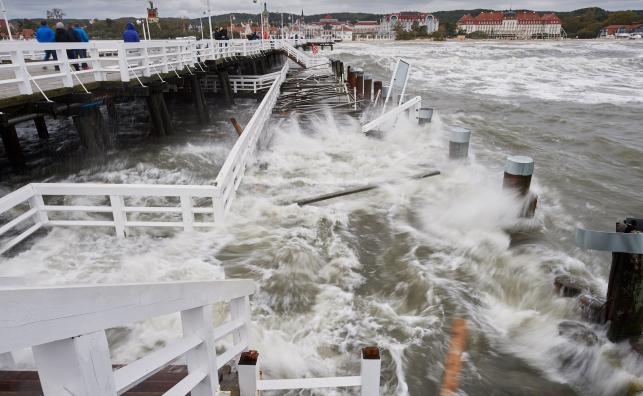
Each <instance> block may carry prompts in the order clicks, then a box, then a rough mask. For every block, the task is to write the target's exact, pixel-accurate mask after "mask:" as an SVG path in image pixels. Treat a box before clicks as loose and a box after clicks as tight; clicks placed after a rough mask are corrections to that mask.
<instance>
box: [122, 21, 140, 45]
mask: <svg viewBox="0 0 643 396" xmlns="http://www.w3.org/2000/svg"><path fill="white" fill-rule="evenodd" d="M123 41H124V42H126V43H138V42H139V41H141V39H140V37H139V36H138V32H137V31H136V28H135V27H134V24H133V23H132V22H127V29H126V30H125V32H123Z"/></svg>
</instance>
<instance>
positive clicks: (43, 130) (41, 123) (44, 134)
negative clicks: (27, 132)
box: [34, 116, 49, 139]
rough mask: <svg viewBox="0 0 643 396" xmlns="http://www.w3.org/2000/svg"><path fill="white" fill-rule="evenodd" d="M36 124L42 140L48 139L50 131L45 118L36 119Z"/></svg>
mask: <svg viewBox="0 0 643 396" xmlns="http://www.w3.org/2000/svg"><path fill="white" fill-rule="evenodd" d="M34 123H35V124H36V131H38V137H39V138H40V139H47V138H48V137H49V131H48V130H47V123H46V122H45V117H43V116H41V117H36V118H34Z"/></svg>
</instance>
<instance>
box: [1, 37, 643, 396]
mask: <svg viewBox="0 0 643 396" xmlns="http://www.w3.org/2000/svg"><path fill="white" fill-rule="evenodd" d="M333 56H337V57H339V58H341V59H342V60H344V62H345V63H346V64H350V65H354V66H360V67H363V68H364V69H365V70H366V71H367V73H370V74H372V75H374V76H375V78H376V79H381V80H385V81H386V80H387V79H388V78H390V73H391V72H392V70H393V67H394V65H395V58H396V57H399V56H402V57H404V58H406V59H409V60H410V61H411V62H412V63H413V67H414V69H413V73H412V77H411V80H410V93H411V94H413V95H421V96H422V97H423V99H424V105H427V104H428V105H429V106H432V107H435V108H436V109H437V114H436V116H435V119H434V122H433V123H432V124H431V126H430V127H427V128H420V127H418V126H417V125H413V124H412V123H405V122H401V123H400V124H398V126H397V127H396V128H395V129H394V130H390V131H387V132H386V133H385V134H384V136H383V137H382V138H370V137H366V136H364V135H362V134H361V133H360V132H359V122H357V121H356V120H350V119H345V118H336V117H333V115H332V114H319V117H318V119H316V120H314V121H313V122H312V123H305V124H304V123H299V122H297V120H293V119H290V120H275V121H274V122H273V123H271V125H270V126H269V128H268V130H267V131H266V132H267V134H268V135H270V136H271V137H272V140H271V141H270V144H269V145H268V147H266V148H265V149H264V150H262V151H261V152H260V153H259V156H258V162H261V163H262V164H264V166H262V167H258V166H255V167H252V168H251V169H250V170H249V172H248V174H247V175H246V178H245V179H244V182H243V184H242V187H241V190H240V192H239V195H238V198H237V201H236V202H235V204H234V205H233V209H232V214H231V216H230V219H229V221H228V224H227V225H226V226H225V227H221V228H218V229H215V230H213V231H211V232H207V233H206V232H204V233H196V234H194V235H185V234H176V235H175V236H173V237H171V238H159V237H157V236H155V235H153V234H147V235H139V236H136V237H133V238H128V239H125V240H116V239H115V238H113V237H112V236H111V235H110V234H109V233H107V232H101V231H88V230H86V229H85V230H69V229H56V230H53V231H51V232H49V233H48V234H46V235H42V236H40V237H39V238H38V239H36V240H34V241H32V242H31V243H30V244H29V245H28V246H27V247H26V248H25V249H24V250H23V251H21V252H19V253H17V254H16V255H14V256H12V257H5V258H2V261H3V262H2V264H1V265H0V275H1V276H6V275H13V276H15V275H18V276H26V277H27V278H29V279H30V281H31V282H37V283H42V284H65V283H86V282H91V283H105V282H109V283H114V282H137V281H141V282H144V281H156V280H179V279H180V280H187V279H220V278H223V277H226V278H251V279H254V280H255V281H256V282H257V285H258V293H257V295H256V296H255V297H254V299H253V320H254V329H253V332H252V333H253V337H254V340H255V342H254V345H253V346H254V347H256V349H258V350H259V351H260V352H261V353H262V356H263V358H264V363H265V365H266V367H265V369H266V375H267V376H268V377H270V378H286V377H289V378H295V377H301V376H329V375H352V374H355V373H356V372H357V371H358V370H359V364H358V356H359V349H360V348H361V347H363V346H365V345H371V344H377V345H379V346H380V347H381V348H382V349H383V350H384V355H383V385H382V386H383V387H382V393H383V394H386V395H414V396H415V395H431V394H436V393H437V392H438V391H439V386H440V382H441V376H442V373H443V361H444V358H445V353H446V349H447V347H448V342H449V329H450V325H451V320H452V319H453V318H454V317H464V318H466V319H467V320H468V323H469V327H470V339H469V345H468V351H467V354H466V355H465V363H464V368H463V373H462V377H461V386H462V390H461V394H468V395H479V394H498V395H520V394H523V395H575V394H579V395H620V394H628V392H630V393H629V394H634V393H633V392H635V391H636V389H637V387H638V386H640V384H641V382H642V381H643V360H641V358H640V357H638V356H637V355H633V354H631V353H630V352H629V346H628V345H626V344H618V345H615V344H612V343H610V342H608V341H607V340H606V339H605V329H604V328H603V327H602V326H597V325H592V324H590V323H586V322H583V321H582V318H581V313H580V310H579V308H578V306H577V304H576V302H575V301H574V300H573V299H566V298H563V297H560V296H558V295H557V294H556V293H555V291H554V287H553V280H554V278H555V277H556V276H557V275H560V274H573V275H574V276H577V277H579V278H580V279H582V280H583V281H585V282H587V283H589V284H590V285H591V286H592V287H593V288H594V289H596V290H598V292H599V293H602V294H605V293H606V289H607V277H608V274H609V263H610V256H609V255H605V254H600V253H595V252H583V251H580V250H578V249H576V248H575V247H574V244H573V232H574V228H575V227H576V226H582V227H587V228H594V229H603V230H611V229H612V228H613V226H614V222H615V221H617V220H620V219H622V218H623V217H624V216H626V215H633V216H637V215H638V216H641V215H643V214H642V213H641V211H642V210H643V196H642V192H641V186H642V185H643V169H642V168H641V167H642V166H643V141H642V140H641V137H642V130H641V129H642V127H641V126H642V125H643V113H642V112H641V107H642V106H643V92H642V91H641V88H640V87H642V86H643V43H641V42H630V41H627V42H598V41H587V42H576V41H568V42H522V43H518V42H516V43H507V42H467V43H452V42H449V43H409V44H400V43H350V44H342V45H339V46H337V47H336V50H335V54H334V55H333ZM175 106H176V108H182V107H181V106H183V105H182V104H180V103H177V104H175ZM252 107H253V104H252V103H251V102H249V103H248V102H241V103H240V104H239V105H237V106H236V107H235V108H234V109H231V110H227V111H226V112H224V113H222V112H220V111H218V112H217V117H216V119H218V120H219V121H215V122H213V125H212V126H210V127H209V128H205V129H199V128H195V127H193V126H192V125H191V124H190V120H189V117H187V116H180V115H179V116H178V119H177V121H178V122H179V126H180V128H179V129H180V130H181V132H182V133H181V134H179V135H177V136H174V137H172V138H166V139H162V140H160V141H157V142H155V143H154V144H152V145H150V144H141V143H140V142H139V143H131V144H128V143H127V142H129V140H127V139H126V138H123V139H121V141H124V142H125V143H121V144H120V146H119V151H118V152H117V153H114V154H112V155H111V156H110V157H109V158H108V159H107V161H106V162H99V163H93V162H92V163H91V164H87V163H83V162H82V161H81V165H76V166H66V167H59V166H56V165H55V164H56V161H55V159H54V160H52V161H51V162H47V161H44V162H43V164H42V166H39V167H38V168H37V169H33V170H32V171H31V172H30V173H29V174H28V175H22V176H20V177H13V178H11V179H9V180H7V181H4V182H3V186H2V187H3V188H5V189H6V190H7V191H8V190H10V189H11V188H14V187H16V186H18V185H20V184H21V183H23V182H26V181H28V180H32V179H33V180H43V179H46V180H56V181H58V180H68V181H74V182H83V181H101V182H114V183H164V184H165V183H169V184H210V183H212V182H213V180H214V178H215V177H216V173H217V171H218V167H219V166H220V165H221V163H222V162H223V160H224V159H225V155H226V153H227V150H229V148H230V147H231V145H232V144H233V143H234V133H233V132H232V129H231V128H230V127H229V126H227V125H226V124H225V121H224V120H225V119H226V118H227V117H229V116H231V115H235V116H238V115H239V114H242V117H241V118H242V124H243V117H244V116H243V115H245V117H246V120H247V118H248V117H249V115H250V114H251V110H252ZM180 113H185V112H176V113H175V114H180ZM451 125H459V126H466V127H469V128H471V129H472V130H473V138H472V146H471V151H470V157H471V158H470V161H469V164H467V165H457V164H452V163H450V162H449V161H448V159H447V154H448V148H447V147H448V142H447V139H448V133H447V130H448V127H449V126H451ZM141 128H143V127H142V126H141V125H140V124H139V123H137V121H136V120H134V119H133V120H132V121H131V123H130V125H129V127H124V128H123V127H122V129H124V130H125V131H126V132H127V131H129V132H130V133H131V134H132V135H136V133H137V132H139V130H140V129H141ZM25 133H26V132H25ZM70 139H71V138H69V139H67V140H70ZM134 141H135V140H134ZM135 142H136V141H135ZM61 145H62V143H61ZM52 150H53V151H55V150H56V149H55V148H54V149H52ZM509 154H522V155H529V156H532V157H533V158H534V159H535V161H536V172H535V179H534V182H533V184H532V189H533V190H534V191H536V192H537V193H538V194H539V196H540V200H539V207H538V211H537V215H536V218H535V219H534V220H533V221H524V220H520V219H518V216H517V212H518V210H519V206H520V205H519V203H518V202H516V200H515V199H514V197H512V196H509V195H507V194H506V193H505V192H503V191H502V190H501V188H500V186H501V178H502V168H503V164H504V159H505V157H506V156H507V155H509ZM427 168H436V169H440V170H441V171H442V172H443V175H442V176H439V177H436V178H431V179H427V180H422V181H412V182H404V183H401V184H397V185H391V186H387V187H386V188H383V189H381V190H378V191H374V192H369V193H365V194H361V195H356V196H353V197H348V198H342V199H338V200H334V201H329V202H327V203H324V204H318V205H315V206H308V207H303V208H299V207H297V206H295V205H287V203H289V202H292V201H293V200H295V199H297V198H302V197H308V196H311V195H315V194H318V193H325V192H331V191H334V190H337V189H341V188H343V187H346V186H352V185H360V184H364V183H368V182H374V181H379V180H389V179H395V178H399V177H401V176H404V175H411V174H415V173H418V172H419V171H420V170H424V169H427ZM563 321H579V322H582V323H584V324H585V325H586V326H588V327H589V328H590V329H591V330H592V331H593V332H594V333H595V334H596V335H597V339H598V341H597V342H591V343H586V342H578V341H573V340H570V339H568V338H566V337H564V336H561V335H559V330H558V324H559V323H561V322H563ZM179 334H180V330H179V324H178V322H177V318H176V317H175V316H168V317H163V318H158V319H157V320H154V321H148V322H144V323H137V324H135V325H133V326H131V327H129V328H127V329H119V330H118V331H114V332H111V333H110V341H111V343H112V346H113V348H112V352H113V355H114V356H113V357H114V359H115V360H116V361H118V362H127V361H131V360H132V359H135V358H137V357H138V356H140V355H141V354H143V353H145V352H146V351H148V350H150V349H154V348H158V347H159V346H160V345H162V344H163V343H164V342H166V341H167V340H169V339H171V338H174V337H177V336H178V335H179ZM21 362H22V364H25V365H28V364H29V357H28V354H26V353H25V354H24V356H23V357H22V359H21ZM318 393H319V394H325V393H321V392H317V393H314V394H318ZM344 393H348V394H350V391H342V390H340V391H337V392H335V393H332V392H329V393H328V394H344ZM291 394H295V393H291ZM303 394H309V393H303Z"/></svg>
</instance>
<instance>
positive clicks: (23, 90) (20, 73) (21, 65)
mask: <svg viewBox="0 0 643 396" xmlns="http://www.w3.org/2000/svg"><path fill="white" fill-rule="evenodd" d="M18 45H19V44H18ZM11 63H13V64H14V65H16V66H17V68H16V69H14V73H15V75H16V80H20V82H19V83H18V89H19V90H20V94H22V95H31V94H32V93H33V89H32V88H31V80H30V79H29V75H28V73H27V72H26V67H27V66H26V63H25V55H24V53H23V51H22V50H21V49H19V48H16V50H15V51H11Z"/></svg>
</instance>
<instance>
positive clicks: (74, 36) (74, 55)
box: [67, 23, 81, 71]
mask: <svg viewBox="0 0 643 396" xmlns="http://www.w3.org/2000/svg"><path fill="white" fill-rule="evenodd" d="M67 36H69V42H71V43H80V41H81V40H80V36H79V35H78V33H77V32H76V31H75V30H74V25H72V24H71V23H70V24H69V25H67ZM70 52H71V53H70ZM79 53H80V50H79V49H73V50H67V56H68V57H69V59H78V55H79ZM74 69H76V71H78V70H80V66H79V65H78V63H74Z"/></svg>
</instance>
